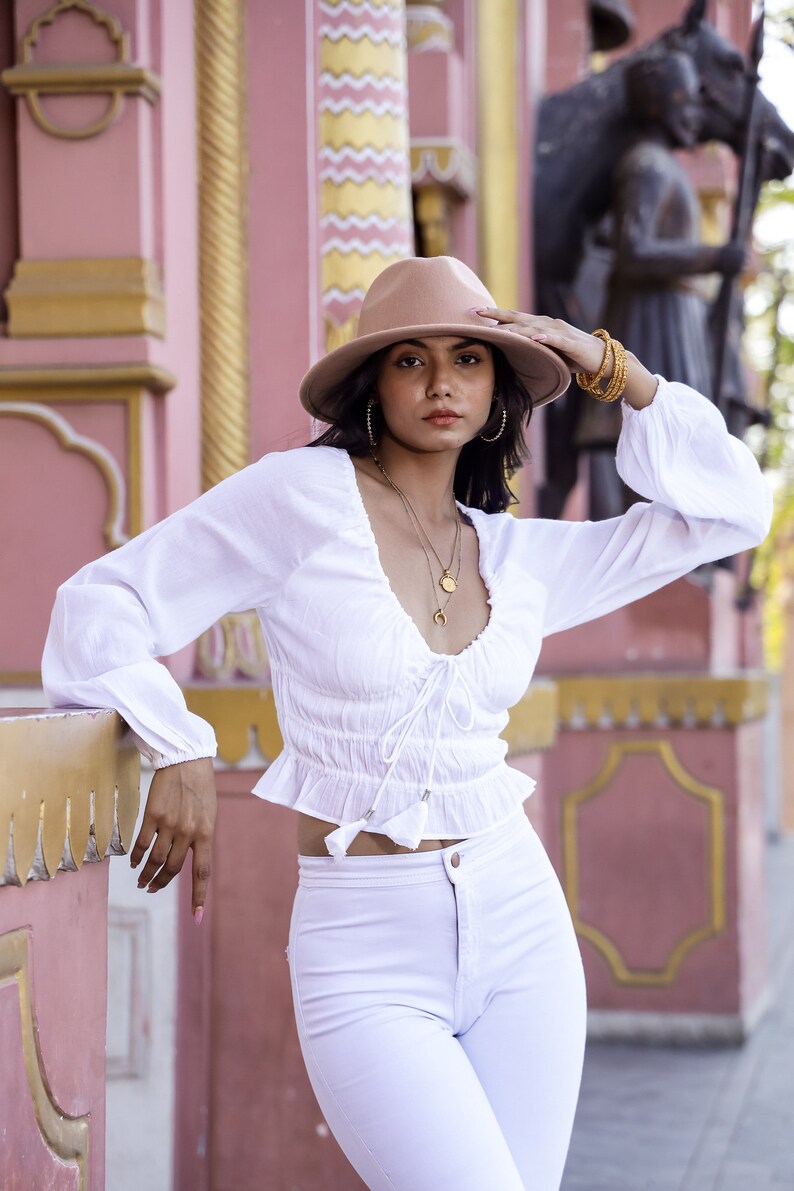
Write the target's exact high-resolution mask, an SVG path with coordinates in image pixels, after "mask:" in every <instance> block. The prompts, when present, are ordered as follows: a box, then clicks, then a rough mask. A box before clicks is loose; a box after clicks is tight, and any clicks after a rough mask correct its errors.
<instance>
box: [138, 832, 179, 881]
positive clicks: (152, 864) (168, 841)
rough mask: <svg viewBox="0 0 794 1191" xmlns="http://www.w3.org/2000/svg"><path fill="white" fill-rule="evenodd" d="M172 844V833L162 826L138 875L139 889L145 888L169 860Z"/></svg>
mask: <svg viewBox="0 0 794 1191" xmlns="http://www.w3.org/2000/svg"><path fill="white" fill-rule="evenodd" d="M172 844H173V835H172V833H171V832H170V831H169V830H168V829H167V828H163V827H161V828H160V830H159V831H158V832H157V839H156V840H155V843H154V847H153V848H152V850H151V852H150V853H149V858H148V860H147V861H146V864H145V865H144V866H143V868H142V869H141V874H140V876H139V877H138V888H139V889H143V887H144V885H148V884H149V882H150V881H151V880H152V878H153V877H154V876H155V874H156V873H157V872H159V870H160V869H161V868H162V867H163V865H164V864H165V863H166V862H167V861H168V856H169V853H170V851H171V847H172ZM177 871H178V870H177Z"/></svg>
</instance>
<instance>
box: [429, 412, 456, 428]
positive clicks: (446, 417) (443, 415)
mask: <svg viewBox="0 0 794 1191" xmlns="http://www.w3.org/2000/svg"><path fill="white" fill-rule="evenodd" d="M460 416H461V415H460V414H456V413H455V411H454V409H434V410H433V412H432V414H428V415H427V417H426V418H424V419H423V421H425V422H436V423H437V424H438V425H440V426H449V425H451V424H452V423H453V422H457V421H459V420H460Z"/></svg>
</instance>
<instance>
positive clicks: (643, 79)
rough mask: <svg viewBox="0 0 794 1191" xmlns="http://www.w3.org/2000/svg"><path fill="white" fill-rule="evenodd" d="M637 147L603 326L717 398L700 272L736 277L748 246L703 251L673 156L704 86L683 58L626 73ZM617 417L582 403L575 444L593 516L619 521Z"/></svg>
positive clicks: (620, 168)
mask: <svg viewBox="0 0 794 1191" xmlns="http://www.w3.org/2000/svg"><path fill="white" fill-rule="evenodd" d="M624 79H625V87H626V99H627V107H628V110H629V112H630V113H631V117H632V120H633V121H634V124H635V129H636V134H635V137H634V138H633V144H631V147H630V148H629V149H627V151H626V152H625V153H624V154H623V156H622V158H621V159H620V161H619V162H618V165H617V168H616V170H615V175H614V184H613V197H612V210H611V214H612V225H613V256H612V262H613V263H612V273H611V276H610V278H609V283H608V297H607V304H606V310H605V312H604V315H603V318H602V320H601V321H602V322H603V325H604V326H606V327H608V328H609V332H610V334H611V335H614V336H615V338H616V339H619V340H620V341H621V342H622V343H623V344H624V346H625V347H627V348H628V349H629V350H630V351H633V352H634V353H635V354H636V355H637V356H638V357H639V358H640V359H641V360H643V361H645V362H646V364H647V367H649V368H650V369H651V371H653V372H659V373H661V374H662V375H663V376H665V377H667V379H668V380H679V381H684V382H685V383H686V384H689V385H691V386H692V387H693V388H694V389H697V390H698V391H699V392H701V393H705V394H706V395H707V396H711V351H710V345H709V332H708V313H709V304H708V302H707V300H706V296H705V294H704V293H703V291H702V289H701V281H700V278H701V276H702V275H703V274H708V273H722V274H726V275H733V274H735V273H737V272H739V270H740V269H741V268H742V265H743V263H744V260H745V255H746V250H745V248H744V246H743V245H742V244H736V243H728V244H724V245H720V246H714V245H710V244H704V243H703V242H702V241H701V238H700V207H699V204H698V198H697V194H696V192H695V189H694V186H693V184H692V182H691V180H690V178H689V176H688V174H687V172H686V170H685V169H684V167H683V165H682V164H681V162H680V161H679V160H678V158H677V156H676V153H675V150H676V149H687V148H691V147H692V146H693V145H695V144H696V143H697V140H698V136H699V132H700V120H701V114H700V113H701V107H700V98H699V91H700V79H699V77H698V73H697V71H696V69H695V67H694V64H693V62H692V60H691V58H690V57H689V56H688V55H686V54H683V53H671V54H665V55H647V56H645V57H642V58H638V59H637V60H635V61H634V62H632V63H631V64H630V65H629V66H628V67H627V69H626V72H625V76H624ZM620 422H621V412H620V409H619V408H616V407H615V406H613V405H604V404H602V403H600V402H596V401H582V403H581V406H580V415H579V419H578V424H577V428H576V435H575V441H576V444H577V446H578V447H579V448H586V449H589V450H591V451H592V457H591V467H590V490H591V491H590V515H591V517H593V518H594V519H596V520H599V519H601V518H603V517H608V516H615V515H618V514H619V513H622V512H623V511H624V509H625V507H626V502H627V499H630V497H629V496H628V494H625V493H624V491H623V486H622V483H621V481H620V479H619V477H618V475H617V473H616V471H615V469H614V464H613V462H612V457H613V455H614V446H615V443H616V442H617V438H618V433H619V431H620Z"/></svg>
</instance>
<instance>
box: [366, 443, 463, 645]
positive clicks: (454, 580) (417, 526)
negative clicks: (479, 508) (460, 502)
mask: <svg viewBox="0 0 794 1191" xmlns="http://www.w3.org/2000/svg"><path fill="white" fill-rule="evenodd" d="M370 454H371V455H372V459H373V461H374V462H375V464H376V465H377V467H378V468H379V470H380V472H381V474H382V475H383V477H384V479H385V480H386V481H387V483H389V484H390V485H391V487H392V488H393V489H394V491H395V492H396V493H397V495H398V496H399V498H400V500H401V501H402V505H403V508H404V509H405V511H406V513H407V515H408V520H409V521H410V522H411V525H412V527H413V531H414V533H415V534H416V536H417V538H418V539H419V545H420V546H421V547H422V552H423V553H424V556H425V559H426V561H427V569H428V572H429V574H430V582H431V584H432V585H433V590H434V591H435V586H436V581H435V579H434V577H433V567H432V564H431V562H430V555H429V554H428V553H427V549H426V547H425V544H424V541H423V540H422V535H423V534H424V537H425V538H426V539H427V542H428V544H429V546H430V549H431V550H432V551H433V553H434V554H435V556H436V561H437V562H438V565H439V566H440V567H441V578H440V579H439V580H438V584H439V587H441V589H442V590H443V591H445V592H446V593H447V598H446V600H445V601H444V604H443V605H439V606H438V607H437V608H436V611H435V612H434V613H433V621H434V623H435V624H437V625H438V626H439V628H443V627H444V625H445V624H446V623H447V614H446V611H445V609H446V607H447V605H448V604H449V601H450V600H451V599H452V594H453V592H454V591H455V590H456V589H457V586H458V580H459V579H460V568H461V560H462V557H463V540H462V535H461V528H460V512H459V511H458V506H457V503H456V504H455V542H454V545H453V547H452V558H451V559H450V560H449V566H446V567H445V566H444V564H443V562H442V561H441V559H440V558H439V555H438V551H437V550H436V548H435V546H434V545H433V542H432V541H431V538H430V535H429V534H428V532H427V530H426V529H425V527H424V525H422V522H421V521H420V520H419V517H418V515H417V512H416V510H415V508H414V507H413V505H412V504H411V502H410V500H409V499H408V497H407V496H406V495H405V493H404V492H403V490H402V488H398V487H397V485H396V484H395V482H394V480H393V479H392V478H391V476H390V475H389V473H388V472H387V471H386V468H385V467H384V466H383V464H382V463H381V461H380V459H378V457H377V455H376V454H375V452H374V451H371V452H370ZM452 499H453V501H454V499H455V493H454V492H453V493H452ZM420 530H421V533H420V532H419V531H420ZM455 554H457V556H458V566H457V574H456V575H453V574H452V569H451V568H452V564H453V563H454V561H455Z"/></svg>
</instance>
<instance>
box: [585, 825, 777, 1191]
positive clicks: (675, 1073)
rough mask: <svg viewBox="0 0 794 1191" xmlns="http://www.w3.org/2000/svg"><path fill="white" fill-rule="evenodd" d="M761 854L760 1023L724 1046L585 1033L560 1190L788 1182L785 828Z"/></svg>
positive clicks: (697, 1189)
mask: <svg viewBox="0 0 794 1191" xmlns="http://www.w3.org/2000/svg"><path fill="white" fill-rule="evenodd" d="M768 863H769V899H770V901H769V905H770V943H771V948H772V956H773V974H774V989H773V1003H772V1006H771V1008H770V1009H769V1010H768V1011H767V1014H766V1016H765V1017H764V1019H763V1020H762V1022H761V1024H760V1025H759V1026H758V1027H757V1028H756V1030H755V1032H754V1034H753V1035H752V1037H751V1039H750V1041H749V1042H748V1043H746V1044H745V1045H744V1046H743V1047H738V1048H730V1049H724V1050H723V1049H720V1050H695V1049H662V1048H657V1047H644V1046H629V1045H624V1044H614V1043H613V1044H603V1043H601V1044H598V1043H592V1044H590V1045H589V1046H588V1049H587V1056H586V1059H585V1068H584V1079H583V1083H582V1094H581V1099H580V1102H579V1109H578V1112H577V1117H576V1124H575V1126H574V1134H573V1140H572V1143H571V1151H570V1154H569V1158H568V1165H567V1167H566V1173H565V1178H564V1180H563V1184H562V1191H794V838H789V839H788V840H786V841H780V842H776V843H772V844H770V846H769V850H768Z"/></svg>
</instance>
